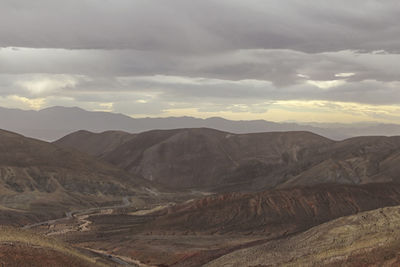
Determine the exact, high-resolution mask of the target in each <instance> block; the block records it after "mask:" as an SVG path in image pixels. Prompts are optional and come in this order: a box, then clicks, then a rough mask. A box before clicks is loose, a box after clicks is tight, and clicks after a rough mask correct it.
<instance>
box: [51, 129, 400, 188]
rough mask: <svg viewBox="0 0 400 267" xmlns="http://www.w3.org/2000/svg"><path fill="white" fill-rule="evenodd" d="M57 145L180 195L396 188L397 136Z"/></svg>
mask: <svg viewBox="0 0 400 267" xmlns="http://www.w3.org/2000/svg"><path fill="white" fill-rule="evenodd" d="M55 144H57V145H59V146H62V147H69V148H74V149H77V150H81V151H83V152H86V153H88V154H91V155H94V156H97V157H99V158H100V159H101V160H104V161H107V162H109V163H111V164H113V165H115V166H118V167H119V168H122V169H124V170H126V171H127V172H130V173H132V174H135V175H138V176H141V177H143V178H145V179H147V180H150V181H156V182H158V183H160V184H164V185H168V186H171V187H173V188H178V189H179V188H180V189H184V188H192V189H200V190H206V191H207V190H209V191H260V190H263V189H269V188H275V187H277V188H285V187H293V186H302V185H315V184H322V183H341V184H364V183H379V182H381V183H382V182H400V180H399V179H400V178H399V176H398V173H399V172H400V169H399V168H400V167H399V166H400V152H399V151H400V137H384V136H370V137H354V138H350V139H346V140H344V141H332V140H329V139H326V138H324V137H321V136H318V135H316V134H313V133H309V132H271V133H254V134H232V133H227V132H221V131H218V130H213V129H208V128H195V129H175V130H156V131H149V132H144V133H140V134H136V135H132V134H131V135H130V134H127V133H120V132H117V133H116V132H105V133H101V134H96V133H89V132H82V131H79V132H76V133H72V134H70V135H67V136H66V137H64V138H62V139H60V140H58V141H56V142H55Z"/></svg>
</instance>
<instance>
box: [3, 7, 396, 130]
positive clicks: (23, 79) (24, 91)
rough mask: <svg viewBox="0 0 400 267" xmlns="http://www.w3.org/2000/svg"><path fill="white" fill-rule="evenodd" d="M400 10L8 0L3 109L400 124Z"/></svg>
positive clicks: (5, 11)
mask: <svg viewBox="0 0 400 267" xmlns="http://www.w3.org/2000/svg"><path fill="white" fill-rule="evenodd" d="M399 16H400V6H399V3H398V2H397V1H373V0H370V1H361V0H353V1H344V0H338V1H335V3H334V4H332V3H331V2H325V1H305V0H302V1H301V0H288V1H278V0H271V1H257V0H248V1H237V0H202V1H184V0H170V1H155V0H145V1H137V0H114V1H89V0H79V1H78V0H71V1H54V0H51V1H50V0H37V1H23V0H8V1H7V0H5V1H1V3H0V25H1V26H0V36H1V38H0V47H1V49H0V106H2V107H7V108H20V109H35V110H39V109H43V108H46V107H50V106H56V105H57V106H79V107H81V108H84V109H86V110H91V111H110V112H117V113H124V114H127V115H130V116H132V117H147V116H149V117H168V116H183V115H186V116H194V117H200V118H206V117H213V116H219V117H224V118H227V119H234V120H237V119H246V120H253V119H264V120H270V121H297V122H311V121H313V122H345V123H349V122H364V121H368V122H372V121H373V122H384V123H400V116H399V115H398V114H400V107H399V105H398V103H400V90H398V86H399V84H400V83H399V78H398V77H400V73H399V72H400V56H399V54H398V52H399V46H398V44H399V41H400V40H399V39H400V28H399V27H398V23H397V20H398V17H399Z"/></svg>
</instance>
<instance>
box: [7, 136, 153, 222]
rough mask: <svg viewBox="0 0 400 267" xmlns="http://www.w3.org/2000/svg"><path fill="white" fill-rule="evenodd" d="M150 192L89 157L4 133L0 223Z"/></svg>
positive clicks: (137, 181)
mask: <svg viewBox="0 0 400 267" xmlns="http://www.w3.org/2000/svg"><path fill="white" fill-rule="evenodd" d="M146 187H151V185H150V184H149V182H147V181H146V180H143V179H141V178H137V177H135V176H134V175H131V174H128V173H126V172H124V171H122V170H119V169H118V168H116V167H114V166H112V165H110V164H107V163H104V162H101V161H98V160H96V159H94V158H92V157H90V156H88V155H86V154H84V153H81V152H78V151H73V150H69V149H63V148H60V147H58V146H55V145H52V144H49V143H46V142H42V141H38V140H34V139H30V138H26V137H23V136H21V135H18V134H14V133H11V132H7V131H0V192H1V195H0V211H1V212H0V218H3V219H6V218H8V217H9V215H7V214H14V215H16V216H17V215H21V217H25V218H34V217H32V216H31V215H32V214H31V213H33V214H36V215H40V216H45V217H46V218H48V217H53V216H60V215H63V213H64V211H67V210H71V209H77V208H83V207H90V206H94V205H102V203H110V202H116V201H118V202H120V201H121V199H122V197H123V196H133V195H136V196H141V195H143V196H145V195H146V193H145V191H144V190H145V189H144V188H146ZM17 217H18V216H17ZM11 218H13V217H12V216H11ZM17 222H18V220H15V221H13V223H17Z"/></svg>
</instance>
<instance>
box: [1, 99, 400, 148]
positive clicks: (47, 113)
mask: <svg viewBox="0 0 400 267" xmlns="http://www.w3.org/2000/svg"><path fill="white" fill-rule="evenodd" d="M345 126H346V125H343V124H315V125H301V124H296V123H275V122H270V121H265V120H254V121H231V120H226V119H223V118H218V117H214V118H208V119H198V118H192V117H170V118H140V119H137V118H136V119H135V118H131V117H128V116H125V115H122V114H115V113H110V112H91V111H86V110H83V109H80V108H76V107H75V108H67V107H51V108H46V109H43V110H39V111H25V110H18V109H6V108H0V128H2V129H6V130H9V131H13V132H17V133H20V134H23V135H25V136H29V137H33V138H37V139H41V140H46V141H54V140H57V139H59V138H61V137H63V136H65V135H66V134H69V133H72V132H76V131H79V130H87V131H92V132H104V131H109V130H113V131H125V132H128V133H140V132H144V131H149V130H157V129H164V130H168V129H177V128H213V129H217V130H221V131H226V132H232V133H256V132H272V131H310V132H313V133H316V134H319V135H322V136H325V137H327V138H330V139H333V140H342V139H345V138H349V137H354V136H360V135H362V136H364V135H390V136H391V135H400V125H395V124H356V125H347V127H345Z"/></svg>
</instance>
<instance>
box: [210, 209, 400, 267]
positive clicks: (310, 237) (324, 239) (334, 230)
mask: <svg viewBox="0 0 400 267" xmlns="http://www.w3.org/2000/svg"><path fill="white" fill-rule="evenodd" d="M399 237H400V207H399V206H396V207H388V208H383V209H378V210H373V211H368V212H363V213H359V214H356V215H352V216H348V217H343V218H339V219H336V220H333V221H331V222H328V223H325V224H322V225H319V226H316V227H314V228H312V229H310V230H308V231H306V232H304V233H301V234H298V235H295V236H292V237H289V238H284V239H280V240H276V241H271V242H268V243H266V244H263V245H258V246H254V247H251V248H246V249H242V250H238V251H235V252H233V253H230V254H227V255H225V256H223V257H220V258H219V259H216V260H214V261H212V262H210V263H209V264H206V265H205V266H208V267H211V266H398V265H399V264H400V254H399V253H398V251H399V249H400V242H399Z"/></svg>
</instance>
